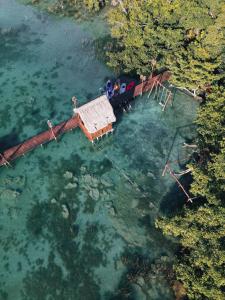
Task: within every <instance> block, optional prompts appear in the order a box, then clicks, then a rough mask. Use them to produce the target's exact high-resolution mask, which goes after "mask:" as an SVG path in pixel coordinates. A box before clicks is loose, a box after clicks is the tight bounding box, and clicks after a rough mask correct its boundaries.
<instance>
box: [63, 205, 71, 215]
mask: <svg viewBox="0 0 225 300" xmlns="http://www.w3.org/2000/svg"><path fill="white" fill-rule="evenodd" d="M69 215H70V213H69V210H68V208H67V206H66V205H65V204H62V216H63V218H64V219H68V218H69Z"/></svg>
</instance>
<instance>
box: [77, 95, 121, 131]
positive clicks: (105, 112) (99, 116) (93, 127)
mask: <svg viewBox="0 0 225 300" xmlns="http://www.w3.org/2000/svg"><path fill="white" fill-rule="evenodd" d="M74 112H75V113H77V114H79V116H80V118H81V120H82V121H83V123H84V126H85V127H86V128H87V130H88V131H89V132H90V133H95V132H96V131H98V130H100V129H102V128H104V127H106V126H107V125H108V124H111V123H113V122H115V121H116V117H115V115H114V112H113V108H112V106H111V104H110V103H109V100H108V99H107V97H106V95H103V96H101V97H99V98H97V99H95V100H93V101H91V102H88V103H87V104H84V105H82V106H81V107H79V108H76V109H75V110H74Z"/></svg>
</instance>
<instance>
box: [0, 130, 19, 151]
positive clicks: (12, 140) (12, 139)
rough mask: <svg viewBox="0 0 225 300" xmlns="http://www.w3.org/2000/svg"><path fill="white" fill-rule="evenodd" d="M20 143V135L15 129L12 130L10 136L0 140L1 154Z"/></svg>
mask: <svg viewBox="0 0 225 300" xmlns="http://www.w3.org/2000/svg"><path fill="white" fill-rule="evenodd" d="M19 143H20V140H19V138H18V134H17V133H16V132H15V129H13V130H12V132H11V133H10V134H7V135H5V136H3V137H1V138H0V152H1V153H2V152H3V151H5V150H7V149H8V148H10V147H13V146H15V145H17V144H19Z"/></svg>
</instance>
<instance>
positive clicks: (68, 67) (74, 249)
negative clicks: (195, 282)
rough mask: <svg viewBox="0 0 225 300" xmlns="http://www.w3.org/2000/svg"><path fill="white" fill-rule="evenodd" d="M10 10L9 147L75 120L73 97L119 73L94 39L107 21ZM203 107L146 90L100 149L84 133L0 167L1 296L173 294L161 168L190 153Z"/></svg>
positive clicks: (4, 35)
mask: <svg viewBox="0 0 225 300" xmlns="http://www.w3.org/2000/svg"><path fill="white" fill-rule="evenodd" d="M0 7H1V9H0V67H1V69H0V96H1V108H0V122H1V123H0V124H1V126H0V147H1V151H2V150H4V149H5V148H7V147H8V146H10V145H12V144H15V143H17V142H18V141H22V140H23V139H26V138H28V137H30V136H32V135H33V134H36V133H38V132H40V131H42V130H45V129H46V127H47V126H46V120H48V119H51V120H52V122H53V123H54V124H56V123H57V122H60V121H63V120H65V119H67V118H69V117H70V115H71V113H72V106H71V97H72V96H73V95H76V97H77V98H78V99H79V103H84V102H85V101H86V100H87V99H90V97H95V96H96V95H97V94H98V90H99V87H101V86H102V84H103V82H104V80H105V78H106V77H107V76H110V75H111V73H110V71H109V70H108V69H107V68H106V67H105V66H104V65H102V64H101V63H100V62H99V61H98V60H97V59H96V56H95V53H94V49H93V46H92V45H93V43H92V42H93V41H94V39H95V37H97V36H98V30H99V27H96V32H95V28H93V27H92V28H91V24H88V23H85V24H81V25H77V24H75V23H72V22H70V21H69V20H59V19H57V18H54V17H52V16H48V15H47V14H46V13H43V12H39V11H37V10H34V9H32V8H30V7H25V6H23V5H21V4H18V3H16V2H15V1H14V0H0ZM88 27H90V30H89V29H88ZM102 32H104V30H102ZM86 41H90V42H88V43H87V42H86ZM195 109H196V103H195V102H194V101H193V100H191V99H190V98H188V97H187V96H185V95H183V94H181V93H179V92H177V93H176V95H175V99H174V102H173V106H172V107H168V109H167V110H166V111H165V112H164V113H163V112H162V111H161V107H160V106H159V105H158V104H157V103H156V101H154V100H153V99H148V98H147V97H146V96H143V97H142V98H139V99H137V100H136V101H135V103H133V104H132V109H131V110H130V111H129V113H124V114H123V115H122V116H121V118H120V120H119V122H118V123H117V124H116V127H115V131H114V133H113V135H109V136H107V137H105V138H104V139H103V140H101V141H100V142H98V143H96V144H95V145H94V146H92V145H91V144H90V143H89V142H88V141H87V140H86V138H85V137H84V136H83V134H82V132H81V131H80V130H79V129H77V130H75V131H74V132H71V133H68V134H66V135H64V136H63V137H62V138H60V140H59V142H58V143H54V142H52V143H50V144H48V145H46V146H44V147H43V148H41V147H40V148H38V149H36V150H35V151H33V152H31V153H29V154H28V155H26V157H25V158H21V159H19V160H17V161H16V162H14V163H13V168H8V169H7V168H1V169H0V230H1V242H0V243H1V247H0V256H1V259H0V276H1V280H0V298H1V299H9V300H15V299H17V300H20V299H32V300H35V299H37V300H40V299H59V300H63V299H79V300H80V299H85V300H88V299H91V300H93V299H153V300H156V299H173V296H172V294H171V291H170V289H169V287H168V284H167V283H166V281H165V279H164V278H165V276H163V275H165V274H164V273H165V270H164V269H163V268H164V267H165V265H167V264H169V263H170V262H171V261H172V259H173V251H174V249H175V245H173V243H172V242H169V241H166V240H165V239H164V238H163V236H162V234H161V233H160V232H159V231H158V230H156V229H155V227H154V221H155V218H156V217H157V216H158V215H160V214H161V213H162V212H166V211H167V210H168V208H169V207H170V206H171V205H173V203H171V201H173V197H174V198H175V197H176V196H175V194H176V193H177V188H176V187H174V182H173V181H172V180H171V179H170V178H169V177H165V178H162V177H161V173H162V169H163V167H164V163H165V161H166V160H167V158H168V154H169V155H170V159H181V158H183V157H186V156H188V154H189V153H185V150H184V148H182V147H181V145H182V143H183V142H184V141H185V140H189V139H191V138H192V137H193V132H194V129H193V126H192V125H191V123H192V121H193V119H194V115H195ZM171 146H172V147H171ZM177 168H178V166H177ZM167 195H169V196H170V197H167ZM180 201H184V198H182V197H181V200H180ZM154 262H156V264H154ZM157 266H158V267H157ZM163 266H164V267H163ZM137 283H139V285H138V284H137ZM140 286H142V288H140Z"/></svg>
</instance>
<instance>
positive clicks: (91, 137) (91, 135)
mask: <svg viewBox="0 0 225 300" xmlns="http://www.w3.org/2000/svg"><path fill="white" fill-rule="evenodd" d="M78 118H79V127H80V128H81V129H82V131H83V132H84V134H85V135H86V137H87V138H88V139H89V141H93V140H94V139H96V138H98V137H100V136H102V135H104V134H106V133H107V132H109V131H111V130H112V123H111V124H108V125H107V126H106V127H104V128H101V129H100V130H98V131H96V132H94V133H90V132H89V131H88V130H87V128H86V127H85V126H84V124H83V122H82V120H81V118H80V116H79V117H78Z"/></svg>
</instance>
